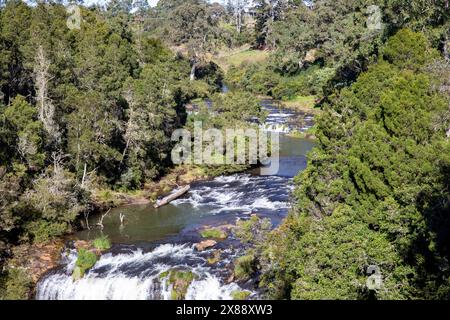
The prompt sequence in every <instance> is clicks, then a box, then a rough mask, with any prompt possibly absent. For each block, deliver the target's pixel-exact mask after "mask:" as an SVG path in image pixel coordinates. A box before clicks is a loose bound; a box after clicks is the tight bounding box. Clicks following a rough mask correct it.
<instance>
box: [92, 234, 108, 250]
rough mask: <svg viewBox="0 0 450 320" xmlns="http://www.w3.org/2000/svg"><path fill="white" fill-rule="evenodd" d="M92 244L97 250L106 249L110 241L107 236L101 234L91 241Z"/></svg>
mask: <svg viewBox="0 0 450 320" xmlns="http://www.w3.org/2000/svg"><path fill="white" fill-rule="evenodd" d="M92 245H93V246H94V248H95V249H97V250H108V249H109V248H111V241H110V240H109V238H108V236H101V237H98V238H95V239H94V240H93V241H92Z"/></svg>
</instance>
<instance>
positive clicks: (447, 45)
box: [444, 30, 450, 61]
mask: <svg viewBox="0 0 450 320" xmlns="http://www.w3.org/2000/svg"><path fill="white" fill-rule="evenodd" d="M444 41H445V42H444V57H445V59H446V60H447V61H450V30H449V31H447V36H446V39H445V40H444Z"/></svg>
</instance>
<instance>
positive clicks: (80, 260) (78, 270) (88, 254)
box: [72, 248, 97, 280]
mask: <svg viewBox="0 0 450 320" xmlns="http://www.w3.org/2000/svg"><path fill="white" fill-rule="evenodd" d="M96 262H97V255H96V254H95V253H94V252H92V251H90V250H86V249H83V248H81V249H80V250H78V256H77V261H76V263H75V268H74V270H73V275H72V277H73V279H74V280H79V279H81V278H82V277H83V276H84V274H85V273H86V271H88V270H89V269H90V268H92V267H93V266H94V265H95V263H96Z"/></svg>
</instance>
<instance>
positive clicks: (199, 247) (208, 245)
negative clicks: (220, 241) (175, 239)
mask: <svg viewBox="0 0 450 320" xmlns="http://www.w3.org/2000/svg"><path fill="white" fill-rule="evenodd" d="M216 244H217V241H215V240H212V239H208V240H204V241H201V242H199V243H196V244H195V249H197V250H198V251H204V250H206V249H208V248H211V247H214V246H215V245H216Z"/></svg>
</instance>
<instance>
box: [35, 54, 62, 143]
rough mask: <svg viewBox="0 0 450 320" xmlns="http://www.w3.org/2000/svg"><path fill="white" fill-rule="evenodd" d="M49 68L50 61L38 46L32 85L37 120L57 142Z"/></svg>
mask: <svg viewBox="0 0 450 320" xmlns="http://www.w3.org/2000/svg"><path fill="white" fill-rule="evenodd" d="M49 68H50V61H49V60H48V59H47V57H46V56H45V52H44V48H43V47H42V46H39V47H38V48H37V52H36V58H35V67H34V85H35V87H36V102H37V105H38V107H39V120H40V121H41V122H42V123H43V125H44V128H45V130H46V131H47V133H48V134H49V136H50V138H51V140H53V141H57V140H58V139H59V130H58V126H57V124H56V122H55V106H54V105H53V103H52V101H51V99H50V98H49V94H48V91H49V83H50V81H51V77H50V73H49Z"/></svg>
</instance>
